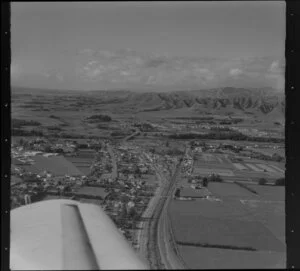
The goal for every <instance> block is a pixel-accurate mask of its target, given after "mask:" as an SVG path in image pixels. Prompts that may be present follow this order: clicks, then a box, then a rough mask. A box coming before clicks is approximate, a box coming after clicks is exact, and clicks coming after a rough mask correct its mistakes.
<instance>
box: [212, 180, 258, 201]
mask: <svg viewBox="0 0 300 271" xmlns="http://www.w3.org/2000/svg"><path fill="white" fill-rule="evenodd" d="M208 190H209V191H210V192H211V193H212V194H213V195H215V196H219V197H222V198H227V197H231V198H232V197H233V198H247V199H257V196H256V195H255V194H253V193H251V192H250V191H248V190H246V189H245V188H243V187H240V186H238V185H237V184H235V183H212V182H211V183H209V184H208ZM254 190H255V189H254Z"/></svg>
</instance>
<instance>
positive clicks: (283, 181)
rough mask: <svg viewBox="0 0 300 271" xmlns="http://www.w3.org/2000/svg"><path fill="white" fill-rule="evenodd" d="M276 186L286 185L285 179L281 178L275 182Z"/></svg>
mask: <svg viewBox="0 0 300 271" xmlns="http://www.w3.org/2000/svg"><path fill="white" fill-rule="evenodd" d="M275 185H278V186H284V185H285V178H279V179H277V180H276V181H275Z"/></svg>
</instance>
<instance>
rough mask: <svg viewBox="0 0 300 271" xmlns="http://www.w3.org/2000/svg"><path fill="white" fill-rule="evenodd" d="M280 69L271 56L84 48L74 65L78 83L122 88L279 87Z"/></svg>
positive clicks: (280, 66)
mask: <svg viewBox="0 0 300 271" xmlns="http://www.w3.org/2000/svg"><path fill="white" fill-rule="evenodd" d="M282 67H283V65H282V61H281V60H280V59H276V58H271V57H251V58H233V59H228V58H227V59H226V58H210V57H196V58H195V57H194V58H191V57H180V56H168V55H166V54H160V55H159V54H154V53H145V52H137V51H134V50H131V49H122V50H116V51H109V50H100V51H96V50H91V49H84V50H82V51H81V55H80V56H79V55H78V58H77V62H76V71H77V74H78V75H79V77H78V78H79V79H78V80H80V78H83V79H84V81H85V82H88V80H91V82H93V81H98V80H102V82H106V83H107V84H109V82H121V83H124V87H126V83H130V82H134V83H138V84H141V85H156V86H172V85H174V86H176V85H180V86H185V85H187V86H191V85H192V86H196V87H197V86H199V87H201V86H205V87H212V86H213V87H218V86H220V87H222V86H226V85H232V86H233V85H238V86H243V87H254V86H255V87H257V86H262V87H264V86H279V85H280V84H279V83H278V81H280V80H281V81H282V79H278V75H280V74H283V73H282V71H283V68H282ZM281 85H282V84H281Z"/></svg>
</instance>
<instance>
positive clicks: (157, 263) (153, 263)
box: [147, 159, 185, 269]
mask: <svg viewBox="0 0 300 271" xmlns="http://www.w3.org/2000/svg"><path fill="white" fill-rule="evenodd" d="M181 164H182V159H181V160H180V161H179V163H178V164H177V166H176V169H175V172H174V173H173V175H172V177H171V178H170V180H169V181H167V180H166V179H165V178H164V177H163V176H162V174H161V172H160V171H159V170H158V171H156V174H157V175H158V177H159V178H162V179H165V180H164V182H163V183H164V186H165V187H164V188H163V189H162V192H161V194H160V195H157V196H159V201H158V203H157V206H156V208H155V210H154V212H153V214H152V216H151V219H150V223H149V227H148V236H149V239H148V240H149V241H148V244H147V250H148V260H149V264H150V267H151V269H182V268H184V267H185V266H184V263H183V261H182V260H181V258H180V257H178V252H177V250H176V244H175V242H174V240H173V236H172V234H171V232H170V228H169V227H170V221H169V217H168V214H167V208H168V204H169V202H170V200H171V199H172V194H173V193H174V190H175V187H176V183H177V180H178V176H180V170H181ZM166 239H167V241H165V240H166ZM168 244H172V248H171V247H168V246H169V245H168ZM172 250H173V252H172V253H173V254H174V257H172V258H173V259H172V260H171V261H170V260H169V256H170V255H169V253H168V252H170V253H171V251H172ZM175 258H176V259H175ZM175 261H176V263H175V264H174V262H175Z"/></svg>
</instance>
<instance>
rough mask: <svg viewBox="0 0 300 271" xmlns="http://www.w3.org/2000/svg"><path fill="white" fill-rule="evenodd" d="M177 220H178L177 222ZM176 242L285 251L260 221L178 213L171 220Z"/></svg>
mask: <svg viewBox="0 0 300 271" xmlns="http://www.w3.org/2000/svg"><path fill="white" fill-rule="evenodd" d="M175 219H176V220H175ZM172 223H173V225H175V227H174V235H175V239H176V241H177V242H183V243H194V244H196V245H197V244H198V245H199V246H203V245H205V244H209V245H212V246H213V245H214V246H233V247H237V248H240V247H241V248H244V247H249V248H251V249H254V250H265V251H279V252H284V250H285V248H284V245H283V244H282V243H281V242H280V241H279V240H278V239H277V238H276V237H275V236H274V235H273V233H272V232H270V231H269V230H268V229H267V228H266V227H265V226H264V225H263V224H262V223H261V222H258V221H243V220H239V219H227V218H218V217H215V218H208V217H205V216H202V215H200V214H199V215H190V214H185V213H178V214H176V217H174V218H173V221H172Z"/></svg>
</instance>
